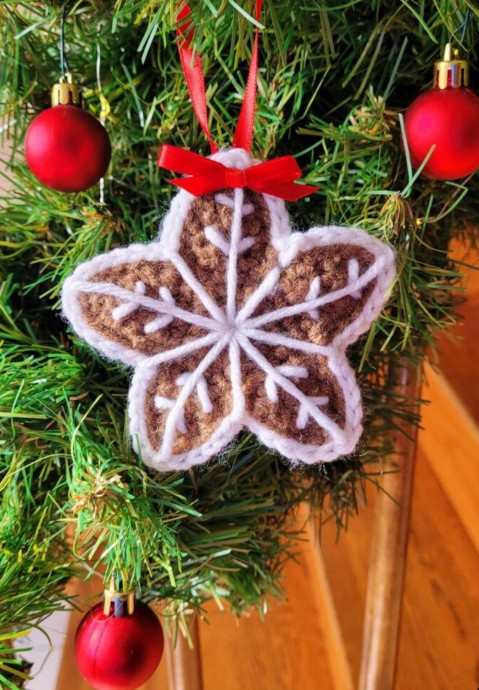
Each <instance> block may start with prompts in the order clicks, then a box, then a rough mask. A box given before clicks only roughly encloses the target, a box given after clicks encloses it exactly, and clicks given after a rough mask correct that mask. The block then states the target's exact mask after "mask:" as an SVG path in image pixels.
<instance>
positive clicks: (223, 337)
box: [62, 149, 395, 471]
mask: <svg viewBox="0 0 479 690" xmlns="http://www.w3.org/2000/svg"><path fill="white" fill-rule="evenodd" d="M212 159H213V160H218V161H220V162H221V163H223V164H224V165H227V166H228V167H230V168H237V169H246V168H248V167H250V166H252V165H255V164H257V161H254V160H252V159H251V158H250V157H249V155H248V154H247V153H246V151H244V150H242V149H232V150H230V151H226V152H221V153H218V154H215V155H214V156H212ZM394 275H395V271H394V257H393V253H392V251H391V249H389V247H387V246H386V245H384V244H383V243H382V242H380V241H379V240H377V239H375V238H373V237H370V236H369V235H368V234H367V233H365V232H364V231H362V230H359V229H356V228H347V227H336V226H330V227H316V228H312V229H310V230H309V231H308V232H305V233H300V232H292V230H291V226H290V221H289V218H288V214H287V212H286V209H285V205H284V201H283V200H281V199H279V198H277V197H274V196H271V195H269V194H263V193H260V192H255V191H252V190H250V189H246V188H241V187H237V188H232V189H231V188H229V189H224V190H221V191H217V192H214V193H211V194H207V195H205V196H200V197H195V196H192V195H191V194H190V193H188V192H186V191H184V190H181V191H180V192H179V193H178V195H177V196H176V197H175V198H174V200H173V202H172V205H171V208H170V211H169V213H168V214H167V216H166V217H165V219H164V223H163V227H162V231H161V233H160V237H159V240H158V241H154V242H151V243H150V244H146V245H142V244H133V245H130V246H129V247H125V248H121V249H115V250H113V251H111V252H109V253H108V254H104V255H102V256H98V257H96V258H94V259H93V260H91V261H89V262H87V263H84V264H82V265H80V266H78V268H77V269H76V270H75V271H74V273H73V274H72V275H71V276H70V277H69V278H68V279H67V280H66V282H65V284H64V288H63V295H62V297H63V310H64V314H65V315H66V317H67V318H68V319H69V320H70V322H71V324H72V325H73V328H74V329H75V330H76V332H77V333H78V334H79V335H80V336H82V337H83V338H84V339H85V340H86V341H87V342H88V343H90V345H92V346H93V347H94V348H96V349H97V350H99V351H100V352H102V353H103V354H104V355H106V356H107V357H110V358H112V359H114V360H120V361H122V362H124V363H126V364H128V365H131V366H133V367H134V368H135V371H134V375H133V380H132V384H131V388H130V393H129V402H128V412H129V419H130V432H131V436H132V441H133V445H134V448H135V450H136V451H137V452H138V453H139V454H140V456H141V458H142V459H143V460H144V462H145V463H146V464H148V465H150V466H152V467H154V468H156V469H158V470H161V471H167V470H178V469H180V470H184V469H187V468H189V467H191V466H193V465H197V464H200V463H204V462H205V461H207V460H208V459H209V458H211V457H212V456H214V455H216V454H218V453H220V452H221V451H223V450H224V449H225V448H226V446H227V445H228V444H229V443H230V442H231V441H232V440H233V439H234V437H235V436H236V434H237V433H238V432H239V431H240V430H241V429H243V428H245V427H246V428H248V429H250V430H251V431H252V432H253V433H254V434H256V435H257V437H258V438H259V440H260V441H261V442H262V443H263V444H264V445H265V446H268V447H269V448H272V449H274V450H277V451H279V452H280V453H281V454H282V455H284V456H285V457H286V458H288V459H289V460H290V461H292V462H293V463H297V462H298V461H302V462H305V463H310V464H311V463H318V462H327V461H331V460H335V459H336V458H338V457H340V456H343V455H345V454H347V453H350V452H351V451H352V450H353V449H354V447H355V445H356V444H357V442H358V440H359V437H360V435H361V430H362V428H361V417H362V409H361V398H360V392H359V389H358V387H357V384H356V381H355V376H354V373H353V371H352V369H351V367H350V366H349V363H348V360H347V357H346V347H347V346H348V345H349V344H350V343H352V342H354V341H355V340H356V339H357V338H358V336H359V335H361V334H362V333H364V332H365V331H366V330H367V329H368V328H369V326H370V324H371V322H372V321H373V320H374V318H375V317H376V316H377V315H378V313H379V312H380V310H381V308H382V306H383V304H384V302H385V300H386V295H387V291H388V289H389V288H390V286H391V283H392V281H393V279H394Z"/></svg>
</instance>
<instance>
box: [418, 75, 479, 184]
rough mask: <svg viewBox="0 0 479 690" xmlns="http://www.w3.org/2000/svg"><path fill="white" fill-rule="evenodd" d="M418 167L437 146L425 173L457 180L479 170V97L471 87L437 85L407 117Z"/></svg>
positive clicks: (420, 100)
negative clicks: (444, 87)
mask: <svg viewBox="0 0 479 690" xmlns="http://www.w3.org/2000/svg"><path fill="white" fill-rule="evenodd" d="M404 124H405V128H406V137H407V143H408V147H409V150H410V153H411V160H412V163H413V165H414V167H416V168H417V167H419V165H420V164H421V163H422V161H423V160H424V158H425V157H426V156H427V154H428V152H429V151H430V149H431V147H432V146H433V145H435V149H434V151H433V153H432V155H431V157H430V158H429V160H428V162H427V164H426V166H425V168H424V169H423V174H424V175H426V177H431V178H434V179H437V180H456V179H458V178H461V177H465V176H466V175H470V174H471V173H473V172H476V170H478V169H479V98H478V97H477V96H476V94H475V93H474V92H473V91H471V90H470V89H468V88H446V89H439V88H433V89H430V90H429V91H426V92H425V93H423V94H421V96H419V97H418V98H416V100H415V101H414V102H413V103H412V105H411V106H410V107H409V109H408V111H407V112H406V116H405V119H404Z"/></svg>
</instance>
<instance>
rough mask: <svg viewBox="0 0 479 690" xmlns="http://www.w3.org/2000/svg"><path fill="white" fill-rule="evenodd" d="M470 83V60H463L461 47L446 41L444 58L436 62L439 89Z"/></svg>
mask: <svg viewBox="0 0 479 690" xmlns="http://www.w3.org/2000/svg"><path fill="white" fill-rule="evenodd" d="M468 85H469V62H468V61H467V60H461V58H460V56H459V49H458V48H454V50H453V48H452V43H446V47H445V49H444V58H443V59H442V60H438V61H437V62H436V63H435V64H434V83H433V86H435V87H436V88H438V89H448V88H449V89H460V88H462V87H464V86H468Z"/></svg>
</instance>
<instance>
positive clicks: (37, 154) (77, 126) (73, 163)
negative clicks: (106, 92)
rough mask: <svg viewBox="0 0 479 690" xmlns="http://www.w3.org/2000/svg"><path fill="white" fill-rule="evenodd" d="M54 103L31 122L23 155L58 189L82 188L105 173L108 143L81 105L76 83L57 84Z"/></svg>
mask: <svg viewBox="0 0 479 690" xmlns="http://www.w3.org/2000/svg"><path fill="white" fill-rule="evenodd" d="M52 102H53V105H52V107H51V108H48V109H47V110H44V111H43V112H42V113H40V115H37V117H36V118H35V119H34V120H33V121H32V122H31V123H30V126H29V128H28V130H27V136H26V139H25V157H26V160H27V163H28V167H29V168H30V170H31V171H32V173H33V174H34V175H35V177H36V178H37V179H38V180H39V181H40V182H41V183H42V184H44V185H45V186H46V187H50V188H51V189H56V190H57V191H59V192H81V191H83V190H85V189H88V187H91V186H93V185H94V184H96V183H97V182H98V180H99V179H100V178H101V177H103V175H104V174H105V172H106V170H107V168H108V164H109V162H110V155H111V147H110V140H109V138H108V134H107V133H106V130H105V128H104V127H103V125H102V124H101V123H100V122H99V121H98V120H97V119H96V118H95V117H93V115H90V113H88V112H87V111H85V110H83V109H82V107H81V94H80V92H79V90H78V87H76V85H75V84H72V83H71V81H69V82H68V83H61V84H57V85H56V86H55V87H54V89H53V93H52Z"/></svg>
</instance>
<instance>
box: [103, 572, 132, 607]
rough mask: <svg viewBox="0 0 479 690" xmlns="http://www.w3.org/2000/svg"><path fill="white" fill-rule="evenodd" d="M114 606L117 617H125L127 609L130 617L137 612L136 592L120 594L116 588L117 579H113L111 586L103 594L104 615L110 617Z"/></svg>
mask: <svg viewBox="0 0 479 690" xmlns="http://www.w3.org/2000/svg"><path fill="white" fill-rule="evenodd" d="M112 604H113V606H114V608H115V614H114V615H117V616H118V614H120V615H124V612H125V608H126V611H127V613H128V615H129V616H131V614H132V613H133V612H134V610H135V592H133V591H132V590H130V591H128V592H119V591H118V590H117V589H116V588H115V579H114V578H113V577H112V578H111V580H110V586H109V587H107V588H106V589H105V590H104V592H103V613H104V614H105V616H109V615H110V612H111V605H112ZM117 609H118V611H117Z"/></svg>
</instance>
